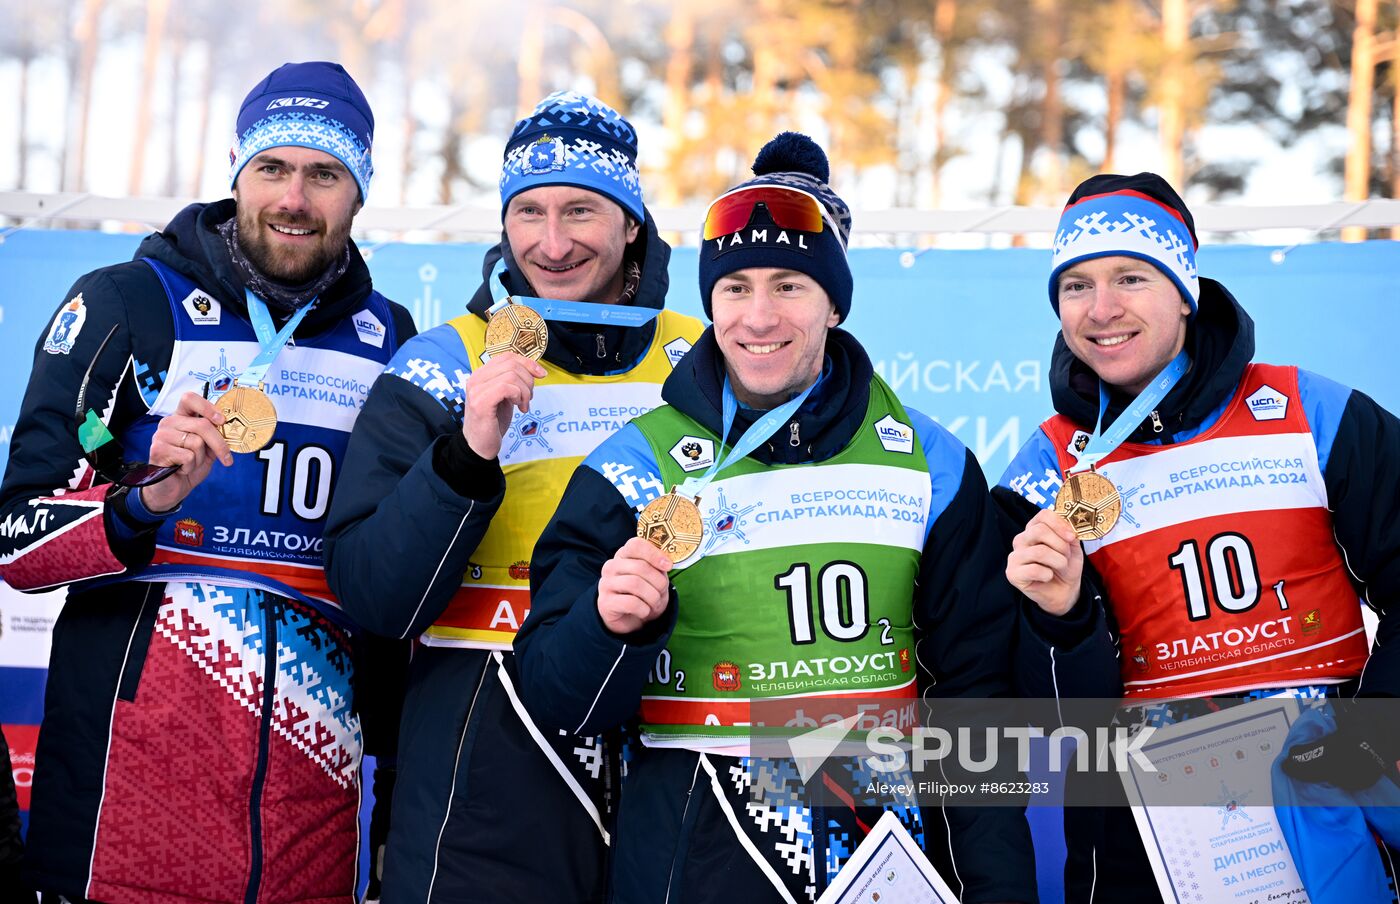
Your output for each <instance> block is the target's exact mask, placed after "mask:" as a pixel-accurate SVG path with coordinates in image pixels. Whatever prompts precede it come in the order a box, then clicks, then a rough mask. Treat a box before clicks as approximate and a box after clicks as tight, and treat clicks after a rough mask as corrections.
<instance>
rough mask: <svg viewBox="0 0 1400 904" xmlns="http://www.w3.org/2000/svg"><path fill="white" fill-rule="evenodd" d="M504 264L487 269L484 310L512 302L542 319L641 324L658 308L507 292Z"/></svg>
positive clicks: (609, 324)
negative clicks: (487, 299) (489, 300)
mask: <svg viewBox="0 0 1400 904" xmlns="http://www.w3.org/2000/svg"><path fill="white" fill-rule="evenodd" d="M505 273H506V267H505V264H504V263H503V262H502V261H496V266H495V268H494V269H493V270H492V271H491V279H490V280H489V282H490V286H491V298H492V299H494V302H495V303H494V304H492V305H491V307H490V308H489V309H488V310H487V313H488V314H494V313H496V312H497V311H499V310H500V309H501V308H503V307H505V306H506V305H508V304H510V303H511V302H516V303H519V304H523V305H527V306H529V307H531V308H533V309H534V310H535V312H536V313H537V314H539V315H540V316H541V317H543V318H544V319H545V320H557V321H559V322H561V323H595V324H604V325H607V326H626V327H633V326H645V325H646V324H648V323H651V322H652V321H653V320H655V319H656V318H657V317H658V316H659V315H660V314H661V309H660V308H640V307H636V306H634V305H625V304H598V303H597V302H592V301H564V300H563V299H560V298H536V297H535V296H533V295H511V293H510V290H508V289H507V288H506V286H505V279H504V277H505Z"/></svg>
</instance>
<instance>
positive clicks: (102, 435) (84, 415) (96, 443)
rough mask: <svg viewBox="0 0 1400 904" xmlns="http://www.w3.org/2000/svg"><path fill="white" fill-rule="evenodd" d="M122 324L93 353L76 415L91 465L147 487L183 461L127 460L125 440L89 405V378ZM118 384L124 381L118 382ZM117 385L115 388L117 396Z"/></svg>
mask: <svg viewBox="0 0 1400 904" xmlns="http://www.w3.org/2000/svg"><path fill="white" fill-rule="evenodd" d="M117 328H118V325H117V324H113V325H112V328H111V329H110V330H108V331H107V335H106V337H104V338H103V340H102V344H101V345H99V346H98V347H97V352H96V353H95V354H94V355H93V356H92V362H91V363H90V364H88V366H87V371H86V372H85V373H84V374H83V382H82V383H81V384H80V385H79V386H78V404H77V408H76V411H75V415H76V417H77V421H78V444H79V445H81V446H82V448H83V458H85V459H86V460H87V463H88V465H89V466H90V467H91V468H92V469H93V470H94V471H96V472H97V475H98V476H99V477H101V478H102V479H104V480H106V481H108V482H110V483H114V484H116V485H117V486H123V487H147V486H150V485H151V484H153V483H160V482H161V481H162V480H164V479H165V478H167V477H169V476H170V475H171V474H174V473H175V472H176V471H178V470H180V467H179V465H153V464H149V463H147V462H144V461H136V462H133V461H127V460H126V450H125V449H123V448H122V444H121V441H120V440H118V439H117V438H116V437H115V436H113V435H112V431H110V430H108V429H107V425H106V424H104V423H102V418H101V416H100V415H99V414H98V413H97V412H96V411H95V410H93V409H91V408H89V407H87V391H88V381H90V380H91V379H92V372H93V371H94V370H96V369H97V362H98V359H100V358H101V357H102V353H103V352H104V351H105V350H106V349H107V343H109V342H111V341H112V337H113V336H114V335H116V332H117ZM117 385H118V387H119V386H120V385H121V384H120V382H118V384H117ZM115 394H116V389H113V398H114V400H115Z"/></svg>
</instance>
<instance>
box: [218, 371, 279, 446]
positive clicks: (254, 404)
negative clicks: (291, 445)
mask: <svg viewBox="0 0 1400 904" xmlns="http://www.w3.org/2000/svg"><path fill="white" fill-rule="evenodd" d="M259 385H261V384H259ZM214 406H215V407H216V408H218V409H219V413H220V414H222V415H223V416H224V422H223V423H222V424H220V425H219V433H220V434H221V435H222V436H223V438H224V440H225V441H227V442H228V448H229V451H230V452H256V451H258V450H259V449H261V448H262V447H263V446H266V445H267V443H268V440H270V439H272V434H273V432H274V431H275V430H276V429H277V408H276V407H275V406H273V404H272V399H269V398H268V397H267V394H266V393H264V392H263V391H262V390H261V389H259V388H254V387H252V386H239V385H237V384H235V385H234V387H233V388H232V389H230V390H229V391H228V392H226V393H224V394H223V395H221V396H219V399H218V401H216V402H215V403H214Z"/></svg>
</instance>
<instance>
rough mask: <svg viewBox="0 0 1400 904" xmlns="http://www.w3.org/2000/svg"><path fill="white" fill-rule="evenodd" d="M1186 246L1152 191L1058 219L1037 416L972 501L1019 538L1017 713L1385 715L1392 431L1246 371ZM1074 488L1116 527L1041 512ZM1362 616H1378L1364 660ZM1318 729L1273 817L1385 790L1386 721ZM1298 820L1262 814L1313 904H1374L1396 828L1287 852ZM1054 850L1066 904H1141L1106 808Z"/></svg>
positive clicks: (1282, 784) (1278, 784) (1389, 683)
mask: <svg viewBox="0 0 1400 904" xmlns="http://www.w3.org/2000/svg"><path fill="white" fill-rule="evenodd" d="M1196 244H1197V243H1196V233H1195V223H1194V220H1193V219H1192V216H1191V213H1190V211H1189V210H1187V208H1186V205H1185V204H1184V203H1182V201H1181V198H1180V197H1179V196H1178V195H1177V193H1176V192H1175V191H1173V190H1172V188H1171V186H1169V185H1168V184H1167V183H1166V182H1165V181H1164V180H1163V179H1162V178H1161V177H1160V176H1157V175H1155V174H1152V173H1140V174H1138V175H1136V176H1119V175H1099V176H1095V177H1093V178H1092V179H1089V180H1088V181H1086V182H1085V183H1084V184H1082V185H1081V186H1080V187H1079V188H1078V189H1076V190H1075V192H1074V194H1073V195H1071V196H1070V199H1069V203H1068V204H1067V205H1066V207H1065V210H1064V213H1063V215H1062V216H1061V218H1060V223H1059V228H1058V230H1057V232H1056V234H1055V243H1054V259H1053V263H1052V270H1051V276H1050V285H1049V291H1050V303H1051V306H1052V307H1053V308H1054V310H1055V311H1056V313H1057V314H1058V316H1059V321H1060V334H1059V336H1058V337H1057V338H1056V341H1055V349H1054V353H1053V357H1052V363H1051V376H1050V384H1051V385H1050V389H1051V397H1052V399H1053V401H1054V405H1055V409H1056V411H1057V412H1058V413H1057V414H1055V415H1054V416H1053V417H1051V418H1050V419H1048V420H1047V421H1045V422H1044V423H1043V424H1042V425H1041V427H1040V430H1038V431H1037V432H1036V433H1035V435H1034V436H1032V437H1031V439H1030V440H1029V442H1027V443H1026V445H1025V446H1024V447H1023V448H1022V449H1021V451H1020V452H1019V454H1018V455H1017V456H1016V458H1015V460H1014V461H1013V462H1012V463H1011V466H1010V467H1009V468H1008V469H1007V471H1006V473H1005V474H1004V475H1003V476H1002V479H1001V486H1000V487H998V488H997V489H996V490H994V491H993V492H994V495H995V496H996V497H997V499H998V501H999V502H1000V503H1002V508H1003V510H1004V511H1005V512H1006V513H1007V515H1008V518H1009V520H1010V522H1011V523H1012V524H1013V525H1014V529H1013V532H1014V531H1020V533H1019V535H1018V536H1017V537H1016V539H1015V541H1014V547H1013V551H1012V553H1011V554H1010V556H1009V558H1008V561H1007V568H1006V574H1007V577H1008V578H1009V579H1010V581H1011V582H1012V584H1014V585H1015V586H1016V587H1017V588H1018V589H1019V590H1021V591H1022V593H1023V594H1024V595H1025V599H1024V600H1023V601H1022V618H1023V624H1022V632H1021V644H1020V649H1019V651H1018V666H1019V668H1020V673H1021V684H1022V691H1023V693H1026V694H1028V695H1033V696H1044V697H1049V696H1054V697H1061V696H1063V697H1100V698H1119V697H1122V698H1124V701H1125V703H1128V704H1134V706H1133V707H1132V708H1131V709H1129V710H1125V711H1124V712H1125V713H1129V712H1130V713H1137V714H1138V715H1123V714H1120V716H1119V718H1120V719H1127V720H1128V721H1134V722H1141V721H1143V719H1144V718H1149V719H1150V722H1149V724H1153V725H1160V724H1164V723H1166V722H1172V721H1180V720H1183V719H1187V718H1191V717H1192V716H1195V715H1201V714H1205V713H1208V712H1214V711H1218V710H1220V709H1222V708H1224V707H1226V706H1229V705H1231V704H1232V703H1237V702H1239V697H1240V696H1241V695H1242V696H1244V697H1261V696H1272V695H1276V694H1283V695H1288V696H1298V697H1320V696H1324V695H1325V696H1328V697H1338V696H1340V697H1346V698H1351V697H1355V696H1365V697H1393V696H1396V695H1400V652H1397V650H1400V648H1398V647H1397V646H1396V645H1395V644H1394V643H1393V642H1389V641H1388V638H1390V637H1392V636H1393V635H1394V633H1395V631H1396V624H1395V618H1396V617H1395V615H1394V614H1393V613H1394V612H1395V611H1396V607H1395V606H1394V605H1391V601H1392V600H1394V599H1396V597H1397V595H1398V594H1400V518H1397V517H1396V500H1397V499H1400V421H1397V419H1396V418H1395V417H1394V415H1392V414H1390V413H1389V412H1387V411H1385V410H1384V409H1382V408H1381V407H1380V406H1379V405H1377V404H1376V403H1375V402H1374V401H1372V400H1371V399H1370V398H1369V397H1367V396H1366V395H1365V394H1364V393H1361V392H1359V391H1357V390H1353V389H1349V388H1347V387H1345V386H1341V385H1339V384H1337V383H1335V382H1333V381H1331V380H1328V379H1326V378H1325V377H1321V376H1319V375H1317V374H1314V373H1310V372H1308V371H1306V370H1303V369H1301V368H1298V367H1285V366H1277V365H1270V364H1261V363H1257V362H1255V361H1254V360H1253V358H1254V323H1253V321H1252V320H1251V319H1250V317H1249V315H1248V314H1247V313H1245V310H1244V308H1243V307H1241V306H1240V304H1239V303H1238V302H1237V301H1236V300H1235V298H1234V297H1233V296H1232V295H1231V294H1230V293H1229V292H1228V291H1226V289H1225V287H1224V286H1222V285H1221V284H1220V283H1218V282H1216V281H1215V280H1212V279H1208V278H1205V277H1201V276H1199V275H1198V274H1197V271H1196ZM1089 472H1094V473H1096V474H1098V475H1099V476H1100V477H1102V478H1104V479H1106V480H1108V481H1110V482H1111V484H1112V485H1113V487H1115V488H1116V489H1117V491H1118V493H1119V494H1122V495H1123V497H1125V498H1123V499H1122V507H1123V511H1122V514H1121V516H1120V517H1119V518H1118V520H1117V523H1116V524H1113V525H1111V526H1110V528H1109V529H1107V531H1106V532H1098V534H1097V536H1094V537H1092V538H1089V537H1085V539H1084V540H1083V542H1081V540H1080V537H1083V536H1084V535H1083V534H1078V535H1077V534H1076V531H1075V529H1074V528H1073V527H1071V526H1070V522H1069V521H1068V520H1066V519H1065V518H1062V517H1061V516H1060V515H1058V514H1056V513H1055V512H1054V511H1053V510H1051V509H1050V508H1049V507H1050V506H1051V504H1052V503H1053V502H1054V500H1055V497H1056V494H1057V492H1058V491H1059V489H1060V487H1061V485H1062V484H1068V483H1069V482H1070V481H1072V480H1075V479H1076V477H1077V476H1078V475H1083V474H1086V473H1089ZM1362 598H1364V599H1365V600H1367V601H1368V602H1369V603H1371V605H1372V606H1373V607H1374V608H1376V609H1377V611H1378V612H1379V613H1380V615H1381V624H1380V630H1379V634H1378V639H1377V643H1376V646H1375V647H1374V648H1373V649H1371V650H1368V649H1367V642H1366V636H1365V632H1364V630H1363V626H1362V620H1361V605H1362V603H1361V599H1362ZM1245 638H1250V639H1251V640H1248V641H1246V640H1245ZM1235 640H1240V641H1241V642H1239V643H1236V642H1235ZM1120 651H1121V655H1120ZM1223 695H1234V696H1228V697H1227V696H1223ZM1164 698H1171V699H1164ZM1137 704H1141V706H1138V705H1137ZM1149 706H1150V707H1154V709H1153V710H1152V713H1153V714H1152V715H1151V716H1150V717H1145V716H1143V715H1142V714H1143V713H1145V712H1146V710H1145V709H1144V708H1143V707H1149ZM1326 713H1327V714H1326V715H1323V714H1322V713H1321V711H1320V712H1314V713H1310V714H1308V715H1306V716H1304V717H1303V718H1302V719H1300V720H1299V722H1298V723H1296V724H1295V726H1294V728H1295V731H1294V732H1293V733H1291V734H1290V735H1289V740H1288V746H1290V747H1291V749H1289V750H1287V751H1286V754H1287V755H1286V756H1285V757H1284V758H1283V759H1282V760H1281V761H1280V763H1279V770H1281V771H1276V772H1275V774H1274V779H1273V787H1274V793H1275V800H1281V799H1288V797H1289V795H1293V796H1294V798H1295V799H1302V798H1304V797H1307V796H1308V795H1309V794H1310V793H1312V792H1311V791H1310V787H1311V788H1316V787H1329V788H1332V789H1333V790H1334V791H1336V789H1353V790H1366V789H1374V788H1375V787H1377V786H1378V785H1379V784H1380V783H1382V782H1386V783H1388V782H1390V781H1391V779H1390V778H1388V777H1386V776H1387V774H1392V775H1393V774H1394V762H1395V758H1396V754H1397V753H1400V737H1397V732H1396V731H1395V730H1394V729H1393V728H1392V727H1391V726H1393V725H1394V724H1395V720H1394V718H1393V717H1392V718H1388V719H1377V720H1373V723H1372V724H1370V725H1366V724H1365V723H1364V722H1363V721H1362V720H1361V719H1359V718H1356V717H1349V716H1350V712H1349V711H1348V710H1347V709H1344V708H1339V709H1338V710H1337V711H1336V712H1335V714H1334V713H1332V711H1331V710H1330V709H1329V710H1327V711H1326ZM1164 714H1165V715H1164ZM1377 751H1379V753H1378V752H1377ZM1265 766H1266V767H1267V763H1266V764H1265ZM1111 780H1112V781H1113V782H1114V783H1116V781H1117V779H1116V777H1113V778H1112V779H1111ZM1266 780H1267V779H1266ZM1071 786H1073V782H1071ZM1071 790H1072V787H1071ZM1392 790H1394V789H1393V786H1392ZM1320 812H1322V810H1321V808H1308V807H1301V808H1294V809H1289V810H1283V811H1280V815H1281V822H1282V831H1283V833H1284V835H1285V837H1287V838H1288V841H1289V845H1290V848H1291V849H1292V852H1293V856H1294V860H1295V861H1296V863H1297V866H1298V869H1299V874H1300V876H1301V878H1302V881H1303V883H1304V884H1305V885H1306V886H1307V890H1308V893H1309V895H1310V896H1311V898H1312V900H1314V901H1333V900H1367V901H1382V900H1391V893H1390V891H1389V890H1388V888H1387V887H1386V884H1387V879H1386V877H1385V874H1384V872H1383V871H1382V869H1381V856H1380V855H1379V854H1378V853H1377V849H1376V847H1375V846H1374V845H1372V844H1371V843H1370V841H1369V836H1370V834H1371V830H1372V829H1375V830H1376V831H1377V832H1378V833H1379V834H1381V835H1382V836H1383V837H1386V838H1387V840H1388V841H1390V842H1391V843H1394V841H1395V840H1397V838H1400V825H1397V823H1400V820H1396V819H1395V818H1394V817H1393V816H1392V817H1388V819H1389V822H1390V826H1389V827H1388V831H1389V834H1387V828H1386V827H1382V826H1380V825H1373V826H1371V827H1370V828H1368V826H1367V820H1366V819H1363V817H1362V815H1361V811H1360V810H1359V809H1356V808H1351V809H1346V808H1343V809H1341V810H1338V811H1335V812H1336V814H1339V815H1336V816H1335V821H1334V822H1333V823H1332V826H1333V829H1334V830H1333V831H1321V832H1319V831H1317V830H1315V829H1314V830H1312V831H1311V832H1310V831H1309V827H1308V823H1309V814H1316V813H1320ZM1387 812H1390V813H1393V812H1395V810H1394V808H1393V807H1392V808H1390V810H1389V811H1387ZM1328 818H1329V819H1330V818H1333V816H1332V815H1331V814H1328ZM1065 826H1066V840H1067V844H1068V848H1069V857H1068V860H1067V862H1066V866H1065V882H1066V893H1067V900H1069V901H1088V900H1090V899H1091V897H1092V896H1093V895H1095V894H1097V895H1098V897H1097V898H1095V900H1114V901H1117V900H1156V899H1157V887H1156V883H1155V882H1154V881H1153V879H1152V875H1153V868H1152V866H1151V865H1150V864H1149V863H1148V859H1147V857H1146V855H1145V853H1144V849H1143V845H1142V843H1141V842H1140V841H1139V840H1138V834H1137V831H1136V828H1135V827H1134V822H1133V819H1132V816H1131V815H1130V814H1129V812H1128V810H1127V809H1126V807H1124V808H1118V809H1096V808H1089V807H1067V808H1066V819H1065ZM1338 829H1344V830H1343V831H1336V830H1338ZM1329 838H1330V840H1329ZM1339 846H1340V847H1339ZM1183 853H1184V852H1183ZM1217 853H1218V852H1217ZM1272 868H1273V867H1272V866H1271V867H1270V869H1272ZM1205 872H1209V870H1207V871H1204V872H1202V881H1205ZM1216 872H1217V873H1219V869H1218V867H1217V871H1216ZM1190 878H1191V877H1188V880H1189V879H1190ZM1218 878H1219V876H1218V875H1217V876H1216V879H1217V881H1218ZM1169 899H1170V898H1169Z"/></svg>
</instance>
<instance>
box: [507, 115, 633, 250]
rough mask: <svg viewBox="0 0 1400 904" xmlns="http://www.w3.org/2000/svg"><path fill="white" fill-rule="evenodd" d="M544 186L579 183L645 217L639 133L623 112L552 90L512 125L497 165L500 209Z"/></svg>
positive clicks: (625, 208) (630, 212) (626, 209)
mask: <svg viewBox="0 0 1400 904" xmlns="http://www.w3.org/2000/svg"><path fill="white" fill-rule="evenodd" d="M545 185H577V186H579V187H581V188H586V189H588V190H589V191H595V192H597V193H598V194H600V195H603V196H604V197H607V198H610V199H612V200H613V201H616V202H617V203H618V205H619V206H621V207H622V209H623V210H625V211H627V212H628V213H629V214H631V215H632V217H633V218H635V219H636V220H637V222H639V223H640V222H643V221H645V220H646V211H645V210H644V209H643V208H642V183H641V179H640V178H639V176H638V173H637V132H636V130H635V129H633V128H632V124H631V123H629V122H628V121H627V120H626V119H625V118H623V116H622V114H621V113H619V112H617V111H616V110H614V109H613V108H612V107H609V106H608V105H607V104H605V103H603V102H602V101H600V100H598V98H596V97H589V96H588V95H586V94H579V93H578V92H576V91H556V92H554V93H553V94H551V95H549V96H548V97H546V98H545V99H544V100H542V101H540V102H539V105H538V106H536V107H535V110H534V112H533V113H531V114H530V115H529V116H527V117H525V118H524V119H522V120H520V122H518V123H516V124H515V131H513V132H511V135H510V140H509V141H507V142H506V152H505V163H504V165H503V166H502V167H501V212H502V214H504V213H505V209H506V205H507V204H509V203H510V199H511V198H513V197H515V196H516V195H518V194H520V193H521V192H522V191H528V190H530V189H532V188H540V187H541V186H545Z"/></svg>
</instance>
